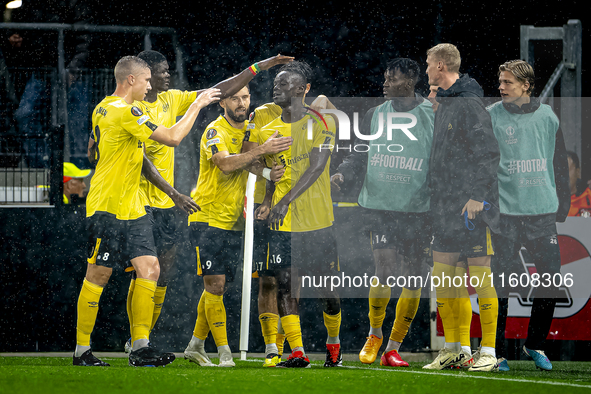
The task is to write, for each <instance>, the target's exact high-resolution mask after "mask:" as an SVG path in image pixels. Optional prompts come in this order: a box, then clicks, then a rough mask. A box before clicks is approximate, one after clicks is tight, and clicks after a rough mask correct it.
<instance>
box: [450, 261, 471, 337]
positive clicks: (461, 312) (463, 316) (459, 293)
mask: <svg viewBox="0 0 591 394" xmlns="http://www.w3.org/2000/svg"><path fill="white" fill-rule="evenodd" d="M466 273H467V271H466V269H465V268H463V267H456V276H459V277H461V278H462V285H461V286H459V287H456V302H455V304H454V316H457V319H456V322H457V325H458V329H459V333H460V343H461V344H462V346H468V347H469V346H470V324H471V323H472V303H471V302H470V294H469V293H468V288H467V287H466V286H464V284H465V281H464V275H466ZM466 280H467V277H466Z"/></svg>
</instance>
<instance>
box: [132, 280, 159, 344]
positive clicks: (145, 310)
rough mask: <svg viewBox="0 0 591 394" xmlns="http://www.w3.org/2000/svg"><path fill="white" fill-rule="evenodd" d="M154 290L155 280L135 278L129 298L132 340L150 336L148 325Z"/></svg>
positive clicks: (149, 323)
mask: <svg viewBox="0 0 591 394" xmlns="http://www.w3.org/2000/svg"><path fill="white" fill-rule="evenodd" d="M155 291H156V281H155V280H150V279H142V278H137V279H136V280H135V288H134V290H133V298H132V300H131V313H132V319H133V329H132V331H131V339H132V341H133V342H135V341H137V340H138V339H146V340H148V339H149V338H150V326H151V324H152V315H153V314H154V292H155Z"/></svg>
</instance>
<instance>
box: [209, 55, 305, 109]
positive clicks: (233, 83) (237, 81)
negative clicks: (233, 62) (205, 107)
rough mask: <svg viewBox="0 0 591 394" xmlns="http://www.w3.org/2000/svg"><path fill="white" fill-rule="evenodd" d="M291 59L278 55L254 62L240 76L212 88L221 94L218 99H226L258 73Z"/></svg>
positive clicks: (291, 58)
mask: <svg viewBox="0 0 591 394" xmlns="http://www.w3.org/2000/svg"><path fill="white" fill-rule="evenodd" d="M293 59H294V58H293V57H291V56H283V55H281V54H279V55H277V56H273V57H270V58H268V59H265V60H261V61H260V62H256V63H254V64H253V65H252V66H250V67H248V68H245V69H244V70H242V72H241V73H240V74H238V75H235V76H233V77H231V78H228V79H225V80H223V81H221V82H218V83H217V84H215V85H214V86H212V88H215V89H219V90H220V92H221V96H220V99H225V98H226V97H230V96H231V95H233V94H234V93H236V92H238V91H239V90H240V89H242V88H243V87H245V86H246V85H247V84H248V83H249V82H250V81H252V79H253V78H254V76H255V75H256V74H257V73H259V72H260V71H265V70H268V69H270V68H271V67H274V66H277V65H279V64H286V63H289V62H291V61H293ZM203 91H204V90H198V91H197V94H199V93H201V92H203Z"/></svg>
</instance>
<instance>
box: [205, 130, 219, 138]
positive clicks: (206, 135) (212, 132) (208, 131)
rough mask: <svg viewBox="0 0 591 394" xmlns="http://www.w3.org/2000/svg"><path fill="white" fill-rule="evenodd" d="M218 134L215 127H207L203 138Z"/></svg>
mask: <svg viewBox="0 0 591 394" xmlns="http://www.w3.org/2000/svg"><path fill="white" fill-rule="evenodd" d="M217 134H218V132H217V130H216V129H209V130H207V134H205V138H207V139H208V140H210V139H212V138H213V137H215V136H216V135H217Z"/></svg>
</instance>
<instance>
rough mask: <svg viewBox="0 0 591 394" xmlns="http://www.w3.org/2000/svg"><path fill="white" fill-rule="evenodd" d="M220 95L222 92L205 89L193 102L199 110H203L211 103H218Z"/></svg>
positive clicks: (214, 89)
mask: <svg viewBox="0 0 591 394" xmlns="http://www.w3.org/2000/svg"><path fill="white" fill-rule="evenodd" d="M221 94H222V92H221V91H220V90H219V89H216V88H209V89H205V90H204V91H203V92H201V93H200V94H199V96H197V98H196V99H195V101H194V102H195V103H197V105H199V108H205V107H207V106H208V105H209V104H211V103H215V102H217V101H220V95H221Z"/></svg>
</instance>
